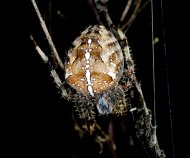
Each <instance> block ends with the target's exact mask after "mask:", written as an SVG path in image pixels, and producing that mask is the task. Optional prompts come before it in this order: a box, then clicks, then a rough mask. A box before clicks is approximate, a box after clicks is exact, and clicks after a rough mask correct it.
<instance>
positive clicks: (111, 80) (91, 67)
mask: <svg viewBox="0 0 190 158" xmlns="http://www.w3.org/2000/svg"><path fill="white" fill-rule="evenodd" d="M68 58H69V60H68V63H66V74H65V79H66V81H67V83H68V84H69V85H70V86H72V87H73V88H75V89H76V90H77V91H79V92H82V93H84V94H90V95H91V96H94V95H95V94H100V93H102V92H103V91H107V90H109V89H110V88H112V87H113V86H115V85H116V84H117V83H118V82H119V80H120V78H121V76H122V73H123V67H124V57H123V53H122V50H121V47H120V45H119V43H118V41H117V39H116V38H115V37H114V35H113V34H112V33H111V32H110V31H108V30H106V28H105V27H104V26H101V25H100V26H98V25H95V26H90V27H88V28H87V29H86V30H84V31H83V32H82V33H81V35H80V36H79V37H78V38H76V39H75V41H74V42H73V48H71V49H70V50H69V51H68Z"/></svg>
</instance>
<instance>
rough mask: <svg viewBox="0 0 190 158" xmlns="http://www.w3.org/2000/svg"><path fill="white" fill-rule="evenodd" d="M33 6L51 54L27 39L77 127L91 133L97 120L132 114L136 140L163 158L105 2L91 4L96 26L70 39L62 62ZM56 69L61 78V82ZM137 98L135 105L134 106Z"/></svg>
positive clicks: (127, 54) (123, 40)
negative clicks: (71, 111) (69, 103)
mask: <svg viewBox="0 0 190 158" xmlns="http://www.w3.org/2000/svg"><path fill="white" fill-rule="evenodd" d="M32 4H33V6H34V8H35V11H36V13H37V15H38V18H39V20H40V23H41V26H42V28H43V31H44V33H45V35H46V38H47V40H48V42H49V45H50V48H51V51H52V55H51V56H48V55H46V54H45V53H44V52H43V51H42V50H41V49H40V47H39V46H38V45H37V44H36V42H35V40H34V38H33V36H32V35H31V36H30V37H31V40H32V41H33V43H34V45H35V49H36V51H37V52H38V54H39V55H40V57H41V58H42V60H43V61H44V62H45V63H47V64H48V65H49V68H50V73H51V75H52V77H53V79H54V81H55V84H56V86H57V88H58V90H59V91H60V92H61V95H62V97H63V98H65V99H67V100H68V101H72V102H73V103H74V108H75V112H76V113H75V114H74V115H75V117H77V119H78V120H79V122H80V123H79V124H80V125H81V127H82V128H83V129H84V130H85V131H87V132H89V133H93V131H94V130H96V129H97V128H98V127H99V126H98V124H97V123H96V118H97V117H98V116H99V115H116V116H118V117H123V116H125V115H127V114H129V115H132V117H133V119H134V120H133V121H134V127H135V129H136V135H137V137H138V138H140V139H142V140H143V141H144V142H143V143H144V144H145V146H147V147H149V148H151V149H153V148H156V150H155V151H156V155H157V156H159V157H165V155H164V153H163V152H162V150H160V149H159V145H158V142H157V138H156V133H155V128H154V127H153V126H152V124H151V111H150V110H149V109H148V108H147V107H146V103H145V100H144V97H143V93H142V90H141V86H140V84H139V83H138V81H137V79H136V76H135V71H134V62H133V60H132V57H131V53H130V50H129V46H128V41H127V38H126V36H125V34H124V33H123V32H122V31H121V30H120V28H119V27H118V26H115V25H114V24H113V23H112V20H111V18H110V16H109V14H108V12H107V7H106V5H107V1H104V0H95V1H94V8H95V10H96V12H97V14H98V15H99V19H100V21H101V24H98V25H93V26H89V27H87V28H86V29H85V30H84V31H83V32H82V33H81V35H80V36H79V37H78V38H76V39H75V41H74V42H73V47H72V48H71V49H70V50H69V51H68V53H67V57H66V59H65V61H64V63H63V62H62V60H61V59H60V57H59V55H58V53H57V50H56V49H55V46H54V44H53V41H52V39H51V36H50V35H49V33H48V30H47V28H46V25H45V23H44V20H43V19H42V16H41V14H40V12H39V9H38V7H37V4H36V3H35V1H34V0H32ZM137 4H138V3H137ZM102 24H103V25H102ZM57 69H60V70H61V71H62V72H63V73H64V77H63V78H62V77H60V76H61V75H60V74H59V70H58V71H57ZM137 98H138V101H137V102H138V104H133V103H134V100H135V99H137Z"/></svg>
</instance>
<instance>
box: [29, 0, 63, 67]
mask: <svg viewBox="0 0 190 158" xmlns="http://www.w3.org/2000/svg"><path fill="white" fill-rule="evenodd" d="M31 2H32V5H33V7H34V9H35V11H36V14H37V16H38V19H39V21H40V25H41V27H42V30H43V32H44V34H45V36H46V38H47V41H48V43H49V46H50V49H51V53H52V56H53V57H54V58H55V59H54V60H55V62H56V63H57V64H58V65H59V67H61V69H62V70H64V64H63V62H62V61H61V59H60V57H59V55H58V53H57V50H56V48H55V45H54V43H53V41H52V38H51V36H50V34H49V32H48V29H47V27H46V24H45V22H44V20H43V18H42V15H41V13H40V11H39V8H38V6H37V4H36V2H35V0H31Z"/></svg>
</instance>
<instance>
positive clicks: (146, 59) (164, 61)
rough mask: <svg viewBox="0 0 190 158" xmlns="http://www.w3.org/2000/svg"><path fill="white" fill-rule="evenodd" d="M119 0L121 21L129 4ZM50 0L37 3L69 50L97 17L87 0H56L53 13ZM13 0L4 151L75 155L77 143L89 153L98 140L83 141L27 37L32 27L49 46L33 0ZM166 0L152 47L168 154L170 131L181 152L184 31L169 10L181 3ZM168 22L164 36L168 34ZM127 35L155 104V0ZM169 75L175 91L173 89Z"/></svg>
mask: <svg viewBox="0 0 190 158" xmlns="http://www.w3.org/2000/svg"><path fill="white" fill-rule="evenodd" d="M120 1H121V0H119V1H116V0H113V1H110V15H111V17H112V18H113V21H114V22H115V23H118V18H119V17H120V15H121V12H122V9H123V5H122V2H120ZM49 2H50V1H47V2H46V3H43V2H41V3H39V8H40V10H41V12H42V13H44V15H45V19H46V21H47V24H48V28H49V29H50V30H51V31H50V32H51V35H52V38H53V41H54V44H55V45H56V48H57V50H58V52H59V53H60V56H61V57H63V56H64V55H61V54H62V53H63V54H64V53H65V52H66V51H67V50H68V49H69V47H70V45H71V43H72V41H73V40H74V39H75V38H76V37H77V36H78V35H79V34H80V32H81V31H83V30H84V29H85V28H86V27H87V26H89V25H90V24H95V23H97V21H96V19H95V16H94V14H93V11H92V8H90V6H89V5H88V3H87V1H85V0H78V1H76V0H75V1H74V0H71V1H54V2H51V3H52V8H51V14H50V13H49V10H48V8H49ZM173 4H174V3H173ZM11 6H12V7H13V9H12V8H11V9H10V7H9V9H8V10H12V11H13V13H12V12H11V17H10V18H6V20H7V19H9V20H8V24H9V23H10V24H9V27H10V29H9V30H11V31H9V32H11V34H10V35H7V37H8V38H7V37H6V39H8V43H9V45H8V47H7V46H6V48H7V49H6V50H7V51H6V53H4V54H5V56H6V57H5V58H2V59H6V64H4V66H5V69H4V70H5V73H3V74H4V77H5V79H6V82H5V83H6V85H5V86H6V90H5V91H3V93H4V94H6V96H8V97H6V98H4V99H5V102H4V103H3V107H6V109H7V110H6V111H7V112H6V116H5V117H4V120H5V124H6V128H5V131H6V132H5V133H6V135H5V140H6V141H5V144H4V146H5V147H7V148H8V152H6V153H7V154H13V155H20V156H24V157H28V156H30V155H33V156H36V155H38V156H39V155H40V156H49V155H51V154H52V155H54V156H52V157H72V156H74V155H72V153H73V151H72V150H73V146H74V147H75V148H76V150H78V151H76V153H80V152H81V153H83V155H85V156H86V155H88V154H87V151H89V152H91V153H94V151H93V147H94V144H89V142H83V143H84V144H80V143H81V142H80V141H79V140H78V138H77V137H76V136H75V132H74V130H73V121H72V118H71V116H70V111H71V105H70V104H69V103H67V102H66V101H64V100H63V99H61V98H60V95H59V94H58V93H57V89H56V88H55V85H54V83H53V82H52V81H53V80H52V78H51V77H50V76H49V71H48V68H47V67H46V65H45V64H44V63H43V62H42V61H41V59H40V57H39V56H38V54H37V53H36V52H35V50H34V48H33V45H32V43H31V41H30V39H29V34H30V33H31V34H33V35H34V37H35V39H36V41H37V43H38V44H39V45H40V46H41V48H42V49H43V50H44V51H45V52H47V51H49V50H48V45H47V41H46V40H45V36H44V35H43V32H42V30H41V29H40V25H39V23H38V19H37V17H36V15H35V12H34V10H33V8H32V5H31V2H30V1H23V2H22V3H20V2H19V3H17V4H15V5H14V3H11ZM162 7H163V8H162V9H163V13H164V14H163V16H162V13H161V4H160V2H158V1H155V2H154V35H155V36H156V37H158V38H159V43H157V44H155V47H154V49H155V75H156V76H155V81H156V120H157V126H158V128H157V137H158V141H159V144H160V147H161V149H163V150H164V151H165V153H166V155H167V157H168V158H174V153H173V149H172V136H171V131H172V132H173V134H174V136H173V137H174V145H175V155H176V157H177V155H178V146H177V145H176V144H177V143H176V141H177V140H176V137H177V132H176V129H177V127H176V122H177V110H178V112H179V109H177V106H178V104H179V102H178V94H177V81H178V76H179V75H180V73H179V71H178V62H177V61H178V60H177V53H178V52H179V48H178V47H177V45H178V41H177V40H176V39H177V36H178V32H177V31H176V29H175V28H176V27H177V26H176V25H177V24H176V21H175V22H174V20H173V19H172V18H171V17H173V16H175V15H176V14H174V13H175V11H176V10H175V9H176V8H175V6H173V5H169V3H167V1H165V2H163V5H162ZM57 10H60V11H61V13H62V14H63V15H64V16H63V17H61V16H58V15H57V14H56V11H57ZM51 16H52V18H50V17H51ZM5 23H7V22H5ZM163 29H164V31H165V37H163ZM126 35H127V37H128V41H129V45H130V47H131V50H132V54H133V58H134V60H135V63H136V74H137V78H138V80H139V81H140V82H141V84H142V90H143V93H144V96H145V100H146V102H147V106H148V107H149V108H150V109H151V110H153V79H152V43H151V38H152V37H151V36H152V32H151V12H150V4H149V5H148V6H147V7H146V8H145V9H144V10H143V11H142V12H141V13H140V14H139V15H138V17H137V18H136V20H135V21H134V23H133V24H132V26H131V27H130V29H129V31H128V32H127V34H126ZM164 45H165V46H166V55H165V50H164ZM9 49H10V51H9ZM166 67H167V68H166ZM166 69H167V70H166ZM166 71H167V72H166ZM167 75H168V83H169V88H170V89H169V90H170V93H169V94H170V97H168V93H167V88H168V87H167ZM4 77H3V78H4ZM169 99H170V104H169V101H168V100H169ZM170 119H171V120H172V122H173V129H171V120H170ZM85 143H86V144H85ZM89 146H90V147H91V148H90V147H89ZM80 147H81V148H80ZM88 147H89V148H88ZM56 155H61V156H56ZM79 155H80V154H79ZM89 157H93V156H89ZM94 157H96V156H95V155H94Z"/></svg>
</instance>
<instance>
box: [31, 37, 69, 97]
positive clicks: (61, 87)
mask: <svg viewBox="0 0 190 158" xmlns="http://www.w3.org/2000/svg"><path fill="white" fill-rule="evenodd" d="M30 39H31V40H32V41H33V44H34V46H35V49H36V51H37V53H38V54H39V55H40V57H41V59H42V60H43V61H44V63H46V64H48V65H49V69H50V73H51V76H52V77H53V79H54V82H55V84H56V86H57V88H58V89H59V90H60V91H61V95H62V97H64V98H66V99H67V98H68V94H67V91H66V89H65V87H64V83H63V82H62V81H61V79H60V78H59V75H58V73H57V72H56V70H55V69H54V68H53V66H52V64H51V62H50V61H49V59H48V57H47V56H46V55H45V53H44V52H43V51H42V50H41V48H40V47H39V46H38V45H37V44H36V42H35V40H34V38H33V37H32V35H30Z"/></svg>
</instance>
